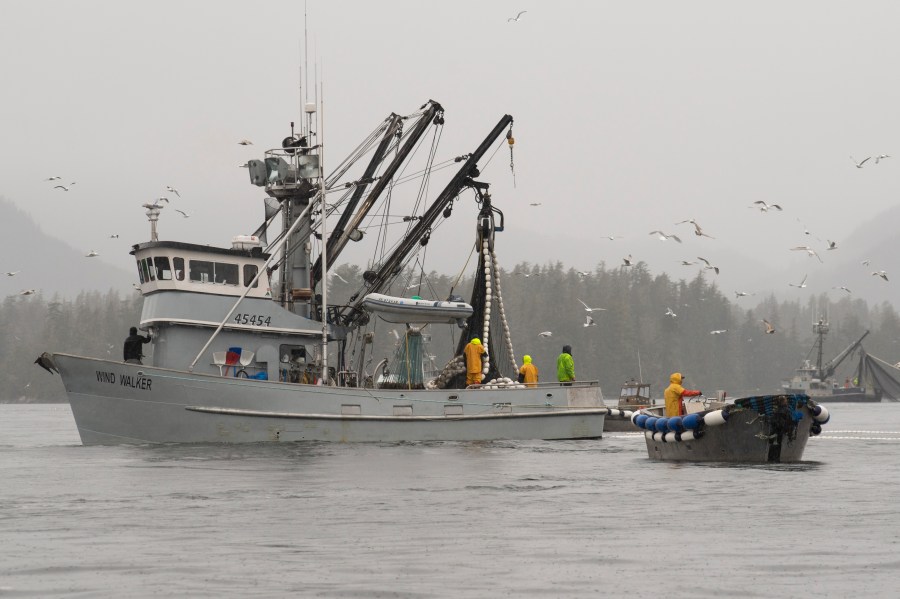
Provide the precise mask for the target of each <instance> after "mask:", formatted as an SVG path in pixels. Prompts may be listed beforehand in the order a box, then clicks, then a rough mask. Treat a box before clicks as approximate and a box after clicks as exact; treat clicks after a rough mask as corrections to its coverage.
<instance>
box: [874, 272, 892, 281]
mask: <svg viewBox="0 0 900 599" xmlns="http://www.w3.org/2000/svg"><path fill="white" fill-rule="evenodd" d="M872 276H873V277H881V278H882V279H884V280H885V281H887V280H888V278H887V272H885V271H883V270H876V271H875V272H873V273H872Z"/></svg>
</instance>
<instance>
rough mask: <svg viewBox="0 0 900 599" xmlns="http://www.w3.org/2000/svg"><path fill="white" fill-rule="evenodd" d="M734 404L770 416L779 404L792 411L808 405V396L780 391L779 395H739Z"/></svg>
mask: <svg viewBox="0 0 900 599" xmlns="http://www.w3.org/2000/svg"><path fill="white" fill-rule="evenodd" d="M734 405H736V406H739V407H742V408H746V409H749V410H755V411H756V412H758V413H759V414H764V415H766V416H772V415H773V414H775V410H776V408H778V407H779V406H780V405H783V406H786V407H787V408H788V409H789V410H791V411H792V412H793V411H796V410H798V409H800V408H802V407H805V406H807V405H809V396H808V395H805V394H803V393H782V394H779V395H757V396H754V397H740V398H738V399H735V400H734Z"/></svg>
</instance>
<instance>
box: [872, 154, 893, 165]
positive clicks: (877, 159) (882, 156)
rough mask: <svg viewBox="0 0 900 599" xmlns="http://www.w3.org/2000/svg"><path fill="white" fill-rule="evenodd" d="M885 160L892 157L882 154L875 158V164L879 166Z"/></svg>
mask: <svg viewBox="0 0 900 599" xmlns="http://www.w3.org/2000/svg"><path fill="white" fill-rule="evenodd" d="M885 158H890V156H889V155H887V154H880V155H878V156H876V157H875V164H878V163H879V162H881V161H882V160H884V159H885Z"/></svg>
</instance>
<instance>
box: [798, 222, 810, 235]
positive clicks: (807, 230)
mask: <svg viewBox="0 0 900 599" xmlns="http://www.w3.org/2000/svg"><path fill="white" fill-rule="evenodd" d="M797 222H798V223H800V224H801V225H803V234H804V235H809V229H807V228H806V225H804V224H803V221H802V220H800V219H799V218H798V219H797Z"/></svg>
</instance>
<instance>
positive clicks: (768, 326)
mask: <svg viewBox="0 0 900 599" xmlns="http://www.w3.org/2000/svg"><path fill="white" fill-rule="evenodd" d="M762 323H763V324H764V325H766V334H767V335H771V334H772V333H774V332H775V327H773V326H772V323H771V322H769V321H768V320H766V319H765V318H763V319H762Z"/></svg>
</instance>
